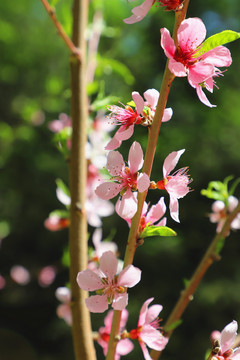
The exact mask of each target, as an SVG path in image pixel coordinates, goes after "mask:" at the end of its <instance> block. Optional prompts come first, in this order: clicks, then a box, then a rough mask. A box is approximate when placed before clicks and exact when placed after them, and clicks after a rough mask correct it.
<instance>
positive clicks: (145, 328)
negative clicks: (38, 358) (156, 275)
mask: <svg viewBox="0 0 240 360" xmlns="http://www.w3.org/2000/svg"><path fill="white" fill-rule="evenodd" d="M99 263H100V266H99V268H97V269H94V270H90V269H86V270H83V271H81V272H80V273H78V275H77V282H78V285H79V286H80V288H81V289H83V290H86V291H96V293H97V295H91V296H90V297H89V298H87V299H86V300H85V302H86V306H87V307H88V309H89V310H90V311H91V312H94V313H99V312H104V311H106V310H107V309H108V305H109V304H111V305H112V307H113V309H115V310H120V311H122V315H121V316H122V318H121V325H120V339H121V340H120V341H119V342H118V345H117V349H116V357H115V359H119V357H120V355H126V354H128V353H129V352H130V351H131V350H132V349H133V345H132V343H131V342H130V340H129V339H132V340H137V341H138V342H139V344H140V346H141V348H142V351H143V354H144V357H145V359H146V360H148V359H151V358H150V355H149V353H148V350H147V346H148V347H150V348H151V349H155V350H158V351H161V350H163V349H164V347H165V346H166V344H167V342H168V339H167V338H166V337H164V336H163V335H162V333H161V332H160V331H159V329H160V328H159V321H158V315H159V313H160V311H161V310H162V306H161V305H152V306H150V307H148V306H149V304H150V303H151V302H152V301H153V298H150V299H148V300H147V301H145V303H144V304H143V306H142V308H141V311H140V315H139V320H138V325H137V328H136V329H133V330H131V331H130V332H127V331H126V330H124V328H125V325H126V322H127V317H128V312H127V310H125V308H126V306H127V303H128V294H127V288H131V287H133V286H135V285H136V284H137V283H138V282H139V281H140V278H141V270H140V269H138V268H136V267H135V266H133V265H128V266H127V267H125V268H124V269H123V270H121V271H119V269H118V268H119V266H118V260H117V258H116V256H115V255H114V254H113V253H112V252H111V251H107V252H104V253H103V254H102V256H101V258H100V261H99ZM60 292H62V293H64V296H59V294H60ZM57 297H58V298H59V299H60V300H61V301H62V302H64V303H65V304H63V305H60V306H61V308H58V313H59V316H61V317H63V314H64V316H66V321H69V318H68V314H69V312H68V310H69V299H68V297H67V299H65V291H63V290H61V291H60V290H58V295H57ZM66 303H67V305H68V308H66V307H65V306H64V305H66ZM60 309H61V310H60ZM112 317H113V311H110V312H109V313H108V315H107V317H106V318H105V320H104V324H105V326H104V327H101V328H100V329H99V335H98V338H97V341H98V343H99V344H100V345H101V346H102V347H103V351H104V354H105V355H106V353H107V349H108V341H109V337H110V331H111V324H112Z"/></svg>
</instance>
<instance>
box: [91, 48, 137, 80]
mask: <svg viewBox="0 0 240 360" xmlns="http://www.w3.org/2000/svg"><path fill="white" fill-rule="evenodd" d="M112 73H116V74H118V75H119V76H121V77H122V78H123V79H124V81H125V82H126V83H127V84H128V85H132V84H133V83H134V80H135V79H134V77H133V75H132V73H131V71H130V70H129V69H128V68H127V66H126V65H124V64H123V63H121V62H120V61H118V60H116V59H110V58H104V57H101V56H100V55H98V57H97V68H96V76H102V75H104V74H106V75H112Z"/></svg>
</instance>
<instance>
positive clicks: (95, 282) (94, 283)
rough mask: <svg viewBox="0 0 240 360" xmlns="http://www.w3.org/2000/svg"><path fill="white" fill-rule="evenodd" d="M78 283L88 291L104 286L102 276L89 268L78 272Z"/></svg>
mask: <svg viewBox="0 0 240 360" xmlns="http://www.w3.org/2000/svg"><path fill="white" fill-rule="evenodd" d="M77 283H78V285H79V287H80V288H81V289H83V290H86V291H95V290H99V289H103V288H104V285H103V284H102V282H101V279H100V277H99V276H98V275H97V274H96V273H95V272H93V271H92V270H89V269H86V270H83V271H81V272H79V273H78V275H77Z"/></svg>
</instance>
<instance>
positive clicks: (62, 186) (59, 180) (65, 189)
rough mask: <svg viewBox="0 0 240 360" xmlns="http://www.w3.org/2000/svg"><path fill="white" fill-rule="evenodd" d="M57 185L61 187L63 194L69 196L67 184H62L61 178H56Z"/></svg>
mask: <svg viewBox="0 0 240 360" xmlns="http://www.w3.org/2000/svg"><path fill="white" fill-rule="evenodd" d="M56 184H57V187H58V188H59V189H61V190H62V191H63V192H64V194H65V195H67V196H69V197H70V191H69V188H68V187H67V185H65V184H64V182H63V181H62V180H61V179H57V180H56Z"/></svg>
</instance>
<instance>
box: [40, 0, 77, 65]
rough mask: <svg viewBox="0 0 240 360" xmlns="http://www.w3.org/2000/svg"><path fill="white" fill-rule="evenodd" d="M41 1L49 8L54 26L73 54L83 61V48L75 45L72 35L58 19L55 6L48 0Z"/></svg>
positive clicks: (48, 11)
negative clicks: (67, 32) (69, 34)
mask: <svg viewBox="0 0 240 360" xmlns="http://www.w3.org/2000/svg"><path fill="white" fill-rule="evenodd" d="M41 1H42V3H43V5H44V7H45V9H46V10H47V13H48V14H49V16H50V18H51V19H52V22H53V23H54V26H55V27H56V28H57V31H58V34H59V35H60V37H61V38H62V39H63V41H64V42H65V44H66V45H67V47H68V49H69V50H70V52H71V54H72V55H75V56H76V58H77V59H78V60H79V61H82V54H81V50H80V49H79V48H78V47H76V46H75V45H74V43H73V42H72V40H71V39H70V37H69V36H68V35H67V34H66V32H65V30H64V28H63V27H62V25H61V24H60V22H59V21H58V19H57V16H56V13H55V8H53V7H52V6H50V4H49V3H48V1H47V0H41Z"/></svg>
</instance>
